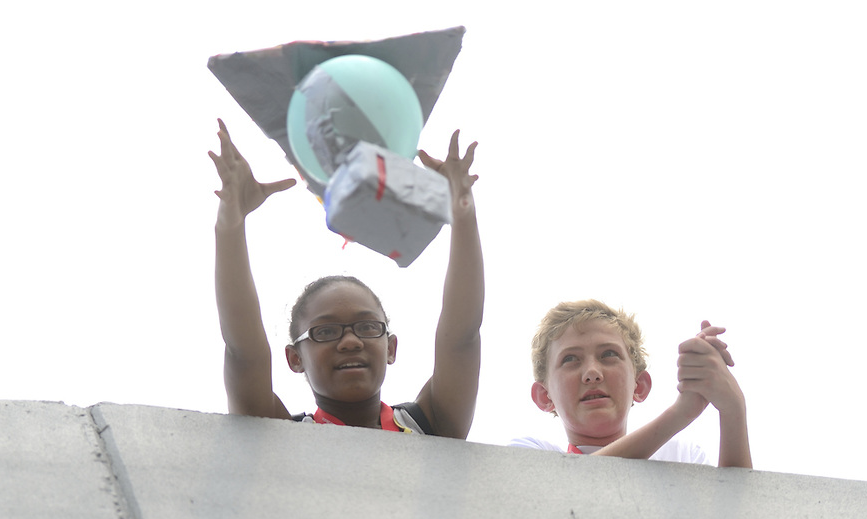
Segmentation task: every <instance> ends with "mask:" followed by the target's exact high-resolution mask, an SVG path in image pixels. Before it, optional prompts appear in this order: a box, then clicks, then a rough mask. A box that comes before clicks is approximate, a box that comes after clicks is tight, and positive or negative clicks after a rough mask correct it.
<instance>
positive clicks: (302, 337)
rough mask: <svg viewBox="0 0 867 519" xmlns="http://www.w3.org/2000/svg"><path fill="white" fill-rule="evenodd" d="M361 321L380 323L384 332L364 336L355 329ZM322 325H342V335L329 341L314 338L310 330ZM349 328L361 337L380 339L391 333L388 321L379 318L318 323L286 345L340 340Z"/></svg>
mask: <svg viewBox="0 0 867 519" xmlns="http://www.w3.org/2000/svg"><path fill="white" fill-rule="evenodd" d="M359 323H377V324H379V325H381V326H382V332H381V333H380V334H379V335H373V336H369V337H362V336H360V335H358V332H356V331H355V325H357V324H359ZM322 326H340V327H341V328H340V335H339V336H337V337H335V338H334V339H328V340H327V341H317V340H316V339H314V338H313V337H312V336H311V335H310V332H311V331H313V330H314V329H316V328H320V327H322ZM347 328H351V329H352V333H353V334H354V335H355V336H356V337H358V338H359V339H378V338H380V337H382V336H383V335H390V334H389V331H388V323H386V322H385V321H377V320H375V319H362V320H360V321H355V322H354V323H349V324H342V323H325V324H318V325H316V326H311V327H310V328H308V329H307V331H305V332H304V333H302V334H301V335H299V336H298V337H297V338H296V339H295V340H294V341H292V342H290V343H289V344H287V345H286V347H287V348H288V347H290V346H295V345H296V344H298V343H299V342H301V341H303V340H310V342H315V343H316V344H323V343H326V342H333V341H339V340H340V339H342V338H343V336H344V335H346V329H347Z"/></svg>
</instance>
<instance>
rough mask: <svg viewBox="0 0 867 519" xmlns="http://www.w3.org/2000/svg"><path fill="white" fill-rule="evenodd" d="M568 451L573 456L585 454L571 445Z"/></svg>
mask: <svg viewBox="0 0 867 519" xmlns="http://www.w3.org/2000/svg"><path fill="white" fill-rule="evenodd" d="M566 450H567V451H568V452H570V453H572V454H584V453H583V452H581V449H579V448H578V447H576V446H574V445H572V444H571V443H570V444H569V448H568V449H566Z"/></svg>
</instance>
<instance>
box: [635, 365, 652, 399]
mask: <svg viewBox="0 0 867 519" xmlns="http://www.w3.org/2000/svg"><path fill="white" fill-rule="evenodd" d="M652 385H653V381H652V380H651V379H650V373H648V372H647V370H645V371H642V372H641V373H639V374H638V376H637V377H635V391H634V392H633V393H632V400H633V401H635V402H639V403H640V402H644V400H645V399H646V398H647V395H649V394H650V386H652Z"/></svg>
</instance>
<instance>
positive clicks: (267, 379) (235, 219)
mask: <svg viewBox="0 0 867 519" xmlns="http://www.w3.org/2000/svg"><path fill="white" fill-rule="evenodd" d="M218 122H219V126H220V131H219V132H218V133H217V135H218V137H219V138H220V155H217V154H215V153H214V152H212V151H209V152H208V155H209V156H210V157H211V159H212V160H213V161H214V165H215V166H216V167H217V173H218V174H219V175H220V179H221V180H222V184H223V185H222V189H220V190H219V191H216V194H217V196H218V197H219V198H220V207H219V209H218V211H217V223H216V225H215V227H214V231H215V238H216V261H215V282H216V294H217V310H218V313H219V316H220V329H221V330H222V333H223V340H224V341H225V342H226V351H225V360H224V367H223V377H224V382H225V385H226V394H227V396H228V400H229V412H231V413H236V414H246V415H255V416H266V417H272V418H278V417H280V418H288V417H289V413H288V412H287V411H286V408H285V407H284V406H283V403H282V402H280V399H279V398H278V397H277V396H276V395H275V394H274V392H273V390H272V387H271V348H270V346H269V345H268V339H267V337H266V334H265V329H264V326H263V325H262V315H261V312H260V309H259V297H258V295H257V294H256V287H255V284H254V283H253V275H252V273H251V271H250V261H249V256H248V253H247V240H246V232H245V227H244V222H245V219H246V217H247V215H248V214H249V213H250V212H251V211H253V210H254V209H256V208H257V207H259V206H260V205H261V204H262V202H264V201H265V199H266V198H268V197H269V196H270V195H272V194H273V193H276V192H278V191H283V190H285V189H288V188H289V187H292V186H293V185H294V184H295V180H293V179H286V180H282V181H279V182H274V183H271V184H261V183H259V182H257V181H256V180H255V179H254V178H253V174H252V172H251V170H250V166H249V165H248V164H247V161H246V160H245V159H244V157H242V156H241V154H240V153H239V152H238V150H237V148H236V147H235V145H234V144H233V143H232V141H231V139H230V137H229V132H228V130H227V129H226V126H225V125H224V124H223V121H218Z"/></svg>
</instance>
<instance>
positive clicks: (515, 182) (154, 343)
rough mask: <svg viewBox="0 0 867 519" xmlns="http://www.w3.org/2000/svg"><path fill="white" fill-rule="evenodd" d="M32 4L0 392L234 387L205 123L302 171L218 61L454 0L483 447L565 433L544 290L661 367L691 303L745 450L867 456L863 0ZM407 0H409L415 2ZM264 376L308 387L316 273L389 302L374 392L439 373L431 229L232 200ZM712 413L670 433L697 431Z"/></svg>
mask: <svg viewBox="0 0 867 519" xmlns="http://www.w3.org/2000/svg"><path fill="white" fill-rule="evenodd" d="M358 4H360V3H358V2H329V3H327V4H326V3H323V2H309V3H299V2H245V3H244V4H243V5H244V7H243V8H241V7H240V5H241V4H239V3H237V2H219V1H218V2H207V3H206V2H184V3H178V2H159V1H158V2H150V3H147V4H136V6H134V7H133V6H128V5H127V4H118V3H116V2H86V3H76V4H74V5H73V4H70V3H67V2H53V3H52V2H48V3H47V4H43V3H38V4H37V3H23V2H18V3H15V4H10V5H14V7H9V6H4V7H2V8H0V20H2V21H0V43H2V46H3V50H4V73H3V83H2V85H3V86H2V93H3V95H2V96H0V110H2V111H0V113H2V115H3V124H2V125H0V136H2V142H3V150H4V153H3V155H4V160H3V171H4V180H5V182H4V186H5V193H6V196H5V197H3V198H4V200H3V203H2V204H0V217H2V222H3V224H2V228H3V234H2V235H3V258H4V261H3V268H2V269H0V281H2V290H0V294H2V295H0V316H2V326H0V399H26V400H62V401H65V402H66V403H69V404H74V405H79V406H88V405H92V404H94V403H97V402H100V401H110V402H117V403H134V404H147V405H157V406H166V407H176V408H184V409H193V410H199V411H206V412H225V410H226V403H225V392H224V389H223V384H222V357H223V355H222V346H223V344H222V340H221V338H220V333H219V326H218V323H217V315H216V307H215V302H214V290H213V254H214V251H213V223H214V218H215V215H216V209H217V198H216V196H214V194H213V191H214V189H217V188H219V179H218V177H217V175H216V173H215V171H214V167H213V164H212V163H211V161H210V159H209V158H208V156H207V151H208V150H209V149H216V148H217V146H218V142H217V138H216V131H217V125H216V118H217V117H222V118H223V119H224V120H225V121H226V123H227V124H228V126H229V130H230V131H231V132H232V135H233V137H234V138H235V141H236V143H237V145H238V147H239V148H240V150H241V151H242V153H244V154H245V155H246V157H247V158H248V159H249V161H250V162H251V164H252V166H253V171H254V173H255V174H256V175H257V177H258V178H259V179H260V180H263V181H267V180H276V179H279V178H284V177H287V176H294V177H296V178H297V174H296V173H295V171H294V169H293V168H291V166H289V165H288V163H287V162H286V161H285V159H284V158H283V156H282V153H281V152H280V149H279V147H278V146H277V145H276V144H275V143H273V142H271V141H269V140H267V139H266V138H265V137H264V135H263V134H262V133H261V131H260V130H259V129H258V128H257V127H256V126H255V125H254V124H253V123H252V121H251V120H250V119H249V117H248V116H247V115H246V114H245V113H244V112H243V111H242V110H241V109H240V108H239V107H238V106H237V104H235V102H234V100H233V99H232V98H231V97H230V96H229V95H228V93H227V92H226V91H225V90H224V88H223V87H222V85H221V84H220V83H219V82H218V81H217V80H216V78H215V77H213V75H211V73H210V72H209V71H208V69H207V67H206V63H207V59H208V57H209V56H211V55H214V54H218V53H228V52H234V51H241V50H254V49H259V48H263V47H269V46H273V45H278V44H282V43H288V42H290V41H293V40H300V39H311V40H358V39H377V38H382V37H389V36H397V35H402V34H407V33H412V32H416V31H422V30H434V29H443V28H447V27H451V26H455V25H464V26H466V28H467V33H466V35H465V37H464V42H463V50H462V51H461V53H460V55H459V56H458V59H457V61H456V63H455V67H454V70H453V72H452V75H451V77H450V79H449V81H448V83H447V84H446V87H445V90H444V91H443V94H442V96H441V97H440V99H439V101H438V103H437V106H436V107H435V109H434V111H433V114H432V116H431V118H430V120H429V122H428V124H427V126H426V127H425V129H424V131H423V132H422V137H421V142H420V147H422V148H424V149H426V150H427V151H429V152H430V153H431V154H432V155H434V156H442V155H443V154H444V152H445V150H446V146H447V142H448V137H449V135H450V134H451V132H452V130H453V129H455V128H458V127H459V128H461V130H462V138H463V139H464V142H463V145H464V146H465V145H466V144H468V143H469V142H471V140H478V141H479V142H480V145H479V148H478V150H477V153H476V164H475V165H474V166H473V170H474V172H475V173H477V174H478V175H479V176H480V177H481V179H480V180H479V182H478V183H477V184H476V188H475V192H476V200H477V204H478V210H479V222H480V228H481V233H482V240H483V248H484V253H485V260H486V280H487V304H486V309H485V323H484V326H483V329H482V333H483V354H484V358H483V365H482V380H481V390H480V394H479V401H478V406H477V413H476V420H475V423H474V426H473V430H472V432H471V434H470V440H472V441H477V442H486V443H505V442H507V441H508V440H509V439H510V438H512V437H514V436H523V435H536V436H541V437H544V438H547V439H549V440H551V441H555V442H560V443H565V437H564V436H563V433H562V431H561V425H560V423H559V422H558V421H556V419H552V418H550V417H549V416H547V415H545V414H544V413H542V412H541V411H539V410H538V409H537V408H536V407H535V405H534V404H533V403H532V401H531V400H530V397H529V393H530V389H529V388H530V384H531V382H532V378H531V374H530V365H529V355H528V349H529V340H530V338H531V336H532V334H533V332H534V328H535V325H536V324H537V322H538V321H539V319H540V318H541V316H542V315H543V314H544V312H545V311H546V310H547V309H548V308H550V307H551V306H553V305H554V304H556V303H557V302H558V301H561V300H571V299H584V298H588V297H593V298H597V299H601V300H603V301H606V302H607V303H609V304H611V305H613V306H618V307H619V306H622V307H624V308H625V309H626V310H628V311H630V312H634V313H636V315H637V318H638V320H639V323H640V324H641V325H642V327H643V329H644V332H645V336H646V345H647V347H648V349H649V350H650V352H651V359H650V371H651V373H652V375H653V380H654V386H653V391H652V392H651V395H650V397H649V399H648V401H647V402H645V403H642V404H640V405H637V406H636V407H635V408H634V410H633V412H632V416H631V418H632V420H631V424H632V425H633V427H637V426H639V425H641V424H643V423H644V422H646V421H647V420H649V419H650V418H652V417H653V416H655V415H656V414H658V413H659V412H660V411H661V410H662V409H664V408H665V407H667V406H668V405H670V404H671V403H672V402H673V401H674V398H675V396H676V389H675V385H676V380H675V371H676V368H675V361H676V348H677V344H679V343H680V342H681V341H683V340H685V339H686V338H688V337H690V336H692V335H694V334H695V333H696V332H697V331H698V328H699V323H700V322H701V320H702V319H709V320H710V321H711V322H712V323H714V324H720V325H723V326H726V327H727V328H728V330H729V331H728V332H727V333H726V334H725V336H724V339H725V340H726V341H727V342H728V343H729V345H730V350H731V352H732V354H733V356H734V358H735V362H736V366H735V368H734V373H735V374H736V376H737V377H738V380H739V381H740V384H741V387H742V388H743V389H744V392H745V393H746V398H747V405H748V413H749V427H750V435H751V443H752V451H753V459H754V463H755V467H756V468H757V469H760V470H769V471H778V472H793V473H802V474H813V475H822V476H831V477H842V478H855V479H863V480H867V455H865V454H864V453H863V452H862V449H860V448H858V447H857V446H858V445H860V443H861V438H862V437H863V430H862V426H863V423H864V419H865V412H864V407H863V404H861V403H860V402H861V393H862V383H861V379H862V373H863V371H864V365H865V361H867V353H865V346H867V345H865V339H864V334H863V333H862V332H861V328H862V326H863V324H864V320H865V318H864V316H865V315H867V300H865V297H864V293H865V292H867V277H865V274H864V267H863V266H864V265H865V263H867V253H865V248H864V243H863V242H864V238H863V236H864V225H865V221H867V209H865V204H864V203H863V194H864V192H865V189H864V180H863V178H864V174H865V172H867V153H865V142H867V124H865V121H867V97H865V96H864V92H867V69H865V68H864V63H865V61H867V33H865V31H864V30H863V28H864V27H865V26H867V7H863V6H862V5H861V3H860V2H854V1H853V2H842V1H826V2H821V3H820V2H764V1H751V2H742V1H733V2H725V3H718V4H714V5H706V4H705V3H696V2H686V1H683V2H669V1H663V2H631V1H626V2H617V3H614V2H606V3H601V4H600V5H596V3H594V4H593V5H584V4H583V3H582V4H578V6H577V7H571V8H570V9H568V10H565V9H564V8H563V7H560V3H558V2H547V1H540V2H532V3H530V4H517V3H514V4H509V3H501V4H499V5H500V6H499V7H498V8H497V9H496V11H493V10H490V9H482V8H476V7H473V6H472V5H471V4H470V3H468V2H451V1H441V2H436V3H432V4H430V7H428V8H420V7H413V8H408V7H406V5H405V4H406V2H376V1H374V2H364V3H363V5H358ZM414 5H418V4H414ZM248 235H249V245H250V250H251V256H252V257H251V261H252V265H253V269H254V275H255V278H256V281H257V285H258V287H259V290H260V297H261V301H262V308H263V314H264V318H265V321H266V323H265V324H266V328H267V329H268V330H269V332H271V339H272V345H273V346H274V351H275V363H274V366H275V367H274V380H275V390H276V391H277V392H278V393H279V394H280V396H281V397H282V398H283V400H284V402H286V403H287V406H288V407H289V408H290V410H291V411H293V412H299V411H311V410H312V409H313V407H314V405H313V401H312V397H311V396H310V391H309V388H308V387H307V386H306V384H305V382H304V380H303V377H300V376H295V375H293V374H292V373H291V372H290V371H289V370H288V368H287V367H286V364H285V361H283V360H282V355H283V354H282V346H283V345H284V344H285V335H286V333H285V330H284V329H285V321H286V316H285V314H284V308H285V306H286V305H287V304H291V303H292V302H293V301H294V299H295V297H296V296H297V294H298V293H299V291H300V289H301V287H302V286H303V285H304V284H305V283H307V282H309V281H311V280H312V279H314V278H315V277H318V276H320V275H323V274H330V273H343V272H346V273H351V274H354V275H358V276H359V277H361V278H362V279H363V280H365V281H366V282H368V283H369V284H370V285H371V286H372V287H373V288H374V289H375V290H376V291H377V292H378V293H379V294H380V296H381V297H382V299H383V302H384V304H385V306H386V310H387V311H388V312H389V313H390V314H391V319H392V323H393V328H394V330H395V331H396V332H397V334H398V336H399V338H400V348H399V351H398V361H397V363H396V364H395V365H394V366H392V367H391V368H390V371H389V374H388V377H387V378H386V383H385V386H384V388H383V398H384V400H385V401H387V402H390V403H398V402H402V401H405V400H410V399H413V398H414V397H415V395H416V393H417V391H418V390H419V389H420V387H421V385H422V383H423V382H424V380H425V379H426V378H427V377H428V376H429V374H430V372H431V370H432V354H433V351H432V344H433V331H434V328H435V325H436V320H437V317H438V313H439V305H440V296H441V289H442V279H443V275H444V271H445V266H446V259H447V252H448V251H447V248H448V229H447V228H446V229H444V230H443V231H442V233H441V234H440V236H439V237H438V238H437V239H436V241H435V242H434V243H433V244H432V245H431V246H430V247H429V248H428V250H426V251H425V252H424V254H423V255H422V256H421V258H419V259H418V260H417V261H416V262H415V263H414V264H413V265H411V266H410V267H409V268H407V269H399V268H398V267H397V266H396V265H395V264H394V263H393V262H391V261H390V260H388V259H386V258H384V257H381V256H379V255H377V254H375V253H373V252H370V251H368V250H367V249H365V248H364V247H362V246H360V245H350V246H348V247H346V249H345V250H343V249H341V246H342V245H343V240H342V239H341V238H340V237H338V236H336V235H333V234H332V233H330V232H329V231H328V230H327V229H326V228H325V225H324V211H323V210H322V208H321V206H319V204H318V202H316V200H315V199H314V198H313V196H312V195H311V194H310V193H309V192H307V191H306V190H305V189H303V188H302V187H300V186H298V187H295V188H293V189H292V190H290V191H289V192H287V193H282V194H278V195H275V196H274V197H273V199H271V200H269V201H268V203H267V204H266V205H265V206H263V207H262V208H261V209H260V210H258V211H257V212H256V213H255V214H254V215H253V216H251V217H250V218H249V220H248ZM717 422H718V421H717V419H716V416H715V412H714V410H713V409H712V408H711V409H709V410H708V411H706V412H705V414H704V415H703V416H702V418H700V419H699V420H698V421H697V422H696V423H695V424H693V425H692V426H691V427H690V428H688V429H687V430H686V431H685V432H684V433H683V434H684V435H687V436H688V437H689V438H690V439H692V440H695V441H698V442H699V443H701V444H702V445H703V446H704V447H705V448H706V449H707V450H709V451H710V452H711V453H712V454H714V455H715V452H716V449H717V445H716V443H717V442H718V429H717V428H718V423H717Z"/></svg>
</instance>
